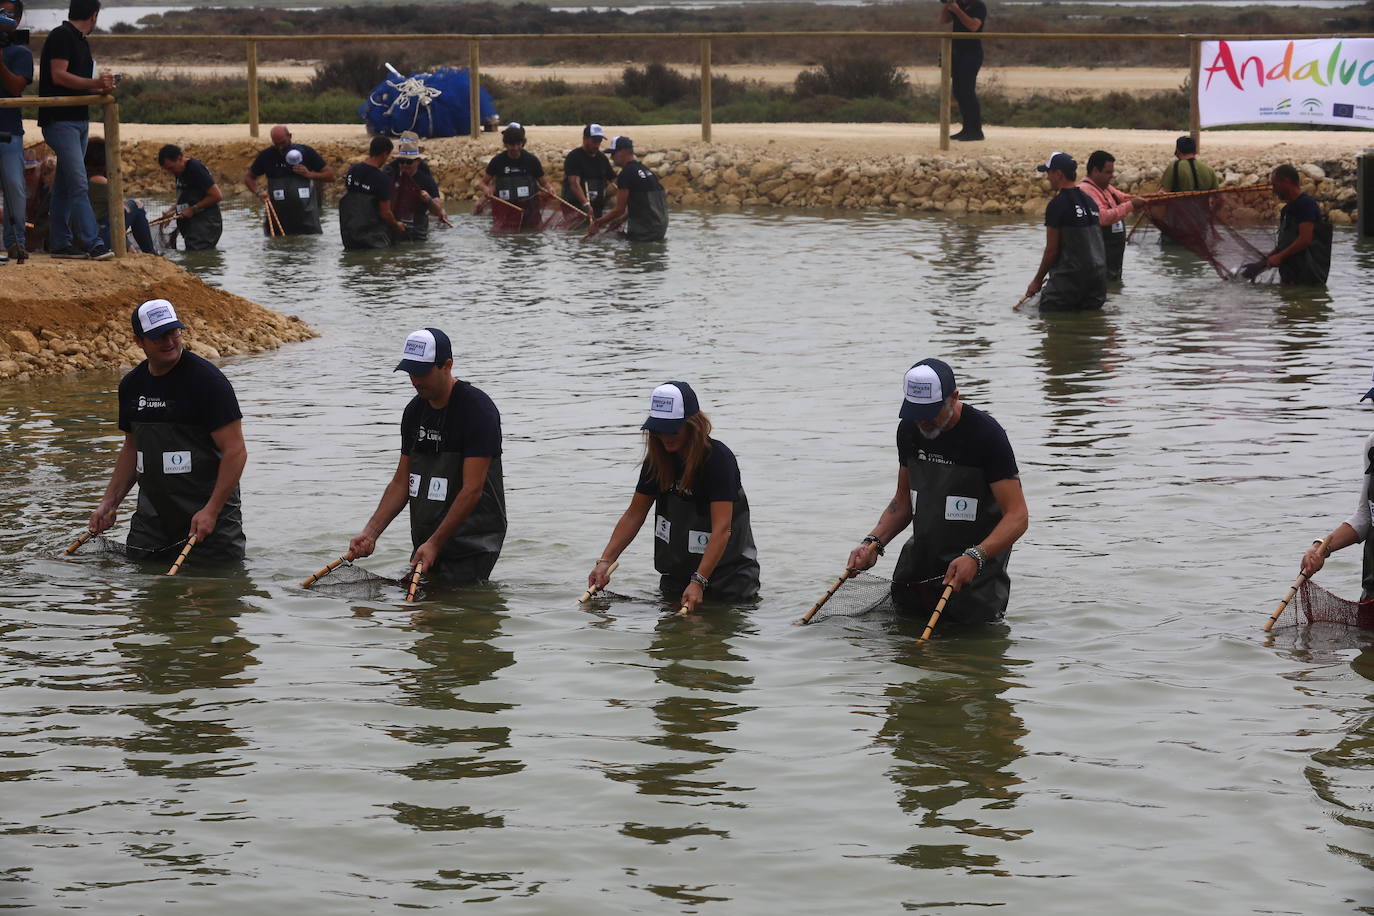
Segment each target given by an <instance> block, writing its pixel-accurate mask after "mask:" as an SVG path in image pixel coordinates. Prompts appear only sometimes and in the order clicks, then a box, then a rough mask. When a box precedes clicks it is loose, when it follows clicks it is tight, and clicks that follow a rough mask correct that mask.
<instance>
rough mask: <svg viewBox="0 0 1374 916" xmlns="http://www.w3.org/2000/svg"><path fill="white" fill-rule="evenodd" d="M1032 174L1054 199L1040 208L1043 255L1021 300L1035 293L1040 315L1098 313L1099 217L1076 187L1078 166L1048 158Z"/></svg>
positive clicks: (1102, 259)
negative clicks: (1039, 177)
mask: <svg viewBox="0 0 1374 916" xmlns="http://www.w3.org/2000/svg"><path fill="white" fill-rule="evenodd" d="M1035 170H1036V171H1037V172H1044V173H1045V175H1046V177H1047V178H1049V182H1050V189H1051V190H1053V191H1054V197H1053V198H1052V199H1051V200H1050V202H1049V204H1048V205H1047V206H1046V207H1045V253H1044V255H1043V256H1042V257H1041V258H1040V267H1039V269H1038V270H1036V272H1035V279H1033V280H1031V282H1030V285H1029V286H1027V287H1026V298H1030V297H1031V296H1034V295H1035V294H1036V293H1037V292H1038V293H1040V308H1041V309H1042V310H1044V311H1076V310H1079V309H1100V308H1102V303H1104V302H1106V301H1107V248H1106V245H1105V244H1104V243H1103V241H1102V229H1101V222H1102V214H1101V212H1100V211H1099V210H1098V207H1097V204H1095V203H1093V201H1092V198H1090V197H1088V195H1087V194H1084V193H1083V190H1082V189H1081V188H1079V187H1078V186H1077V184H1075V179H1076V178H1077V177H1078V163H1077V162H1075V161H1074V159H1073V157H1072V156H1070V155H1069V154H1068V153H1053V154H1051V155H1050V158H1049V160H1048V161H1047V162H1046V163H1045V164H1044V165H1037V166H1036V167H1035Z"/></svg>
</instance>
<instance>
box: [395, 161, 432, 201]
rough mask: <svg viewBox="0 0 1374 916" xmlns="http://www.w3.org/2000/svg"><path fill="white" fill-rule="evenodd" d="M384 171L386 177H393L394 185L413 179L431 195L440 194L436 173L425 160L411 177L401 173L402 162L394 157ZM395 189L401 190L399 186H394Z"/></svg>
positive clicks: (421, 188)
mask: <svg viewBox="0 0 1374 916" xmlns="http://www.w3.org/2000/svg"><path fill="white" fill-rule="evenodd" d="M384 173H385V174H386V177H388V178H390V179H391V181H392V183H393V184H394V185H400V184H402V183H403V182H406V181H411V182H414V184H415V186H416V187H417V188H419V189H420V190H421V191H424V192H425V193H426V194H428V195H429V196H430V197H438V196H439V185H438V183H437V182H436V181H435V180H434V173H433V172H431V171H430V170H429V166H428V165H426V164H425V163H424V162H421V163H420V166H419V168H417V169H416V170H415V174H414V175H412V176H411V177H410V178H405V177H403V176H402V175H401V164H400V163H399V162H397V161H396V160H394V159H393V160H392V161H391V162H388V163H387V164H386V169H385V170H384ZM393 190H399V188H394V189H393Z"/></svg>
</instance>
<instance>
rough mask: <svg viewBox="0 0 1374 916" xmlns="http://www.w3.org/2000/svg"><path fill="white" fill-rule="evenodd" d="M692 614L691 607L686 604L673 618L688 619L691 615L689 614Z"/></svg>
mask: <svg viewBox="0 0 1374 916" xmlns="http://www.w3.org/2000/svg"><path fill="white" fill-rule="evenodd" d="M691 613H692V609H691V608H690V607H688V606H687V605H685V604H684V605H683V606H682V607H680V608H678V611H677V613H676V614H674V615H673V616H674V617H686V616H687V615H689V614H691Z"/></svg>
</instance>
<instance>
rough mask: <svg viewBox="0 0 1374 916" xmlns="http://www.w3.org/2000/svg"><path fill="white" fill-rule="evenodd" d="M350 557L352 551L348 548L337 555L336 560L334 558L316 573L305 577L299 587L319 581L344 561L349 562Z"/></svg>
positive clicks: (305, 586) (306, 586)
mask: <svg viewBox="0 0 1374 916" xmlns="http://www.w3.org/2000/svg"><path fill="white" fill-rule="evenodd" d="M352 559H353V551H351V550H350V551H348V553H346V554H344V555H343V556H341V557H339V558H338V559H337V560H335V561H334V562H333V563H330V564H328V565H327V566H325V568H324V569H321V570H320V571H319V572H317V573H315V574H314V575H312V576H310V578H308V579H306V580H305V581H303V582H301V588H309V587H310V586H312V585H314V584H315V583H316V582H318V581H320V580H321V579H323V578H324V577H325V576H327V575H329V574H330V573H332V572H333V571H334V570H336V569H338V568H339V567H340V566H342V565H344V564H345V563H347V562H349V561H350V560H352Z"/></svg>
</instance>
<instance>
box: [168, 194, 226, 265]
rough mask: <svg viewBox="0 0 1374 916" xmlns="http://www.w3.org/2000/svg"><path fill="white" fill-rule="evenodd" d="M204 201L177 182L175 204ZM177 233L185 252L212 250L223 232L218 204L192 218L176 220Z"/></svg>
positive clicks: (199, 195) (201, 195) (203, 197)
mask: <svg viewBox="0 0 1374 916" xmlns="http://www.w3.org/2000/svg"><path fill="white" fill-rule="evenodd" d="M204 199H205V195H204V194H202V193H201V192H200V191H198V190H196V189H195V188H191V187H186V186H183V185H182V183H181V181H180V180H178V181H177V203H179V204H196V203H199V202H200V201H202V200H204ZM177 231H178V232H180V233H181V240H182V241H183V242H184V243H185V245H186V250H187V251H205V250H206V249H207V248H214V247H215V246H216V245H217V244H219V237H220V234H221V233H223V232H224V220H223V219H222V218H221V217H220V214H219V204H216V205H214V206H213V207H211V208H210V209H209V210H201V211H200V212H199V213H197V214H195V215H194V216H186V217H182V218H181V219H179V220H177Z"/></svg>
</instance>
